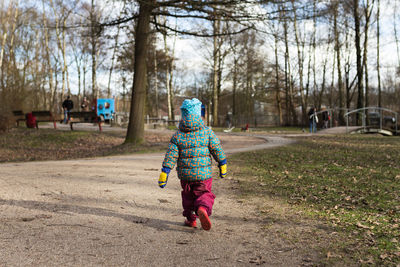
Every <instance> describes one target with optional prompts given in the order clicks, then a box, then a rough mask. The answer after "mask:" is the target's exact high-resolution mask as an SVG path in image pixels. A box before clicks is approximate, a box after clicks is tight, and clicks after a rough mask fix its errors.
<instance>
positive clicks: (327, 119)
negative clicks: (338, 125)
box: [322, 109, 331, 129]
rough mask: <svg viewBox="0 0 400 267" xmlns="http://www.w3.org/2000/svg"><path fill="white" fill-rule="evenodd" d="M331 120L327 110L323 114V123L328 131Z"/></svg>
mask: <svg viewBox="0 0 400 267" xmlns="http://www.w3.org/2000/svg"><path fill="white" fill-rule="evenodd" d="M330 119H331V116H329V113H328V111H327V110H326V109H324V111H323V112H322V121H323V123H324V124H323V126H322V128H324V129H328V124H329V121H330Z"/></svg>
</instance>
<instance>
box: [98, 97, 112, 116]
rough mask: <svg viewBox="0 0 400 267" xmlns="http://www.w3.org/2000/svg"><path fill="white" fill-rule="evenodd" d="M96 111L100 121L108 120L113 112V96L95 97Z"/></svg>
mask: <svg viewBox="0 0 400 267" xmlns="http://www.w3.org/2000/svg"><path fill="white" fill-rule="evenodd" d="M95 107H96V110H95V111H96V113H97V116H98V117H100V118H101V120H102V121H110V120H112V119H113V116H114V113H115V101H114V99H113V98H98V99H96V106H95Z"/></svg>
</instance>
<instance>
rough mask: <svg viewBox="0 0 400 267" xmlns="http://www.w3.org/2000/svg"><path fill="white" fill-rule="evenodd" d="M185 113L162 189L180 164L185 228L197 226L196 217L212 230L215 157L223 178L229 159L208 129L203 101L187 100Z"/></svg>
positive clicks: (161, 181)
mask: <svg viewBox="0 0 400 267" xmlns="http://www.w3.org/2000/svg"><path fill="white" fill-rule="evenodd" d="M181 111H182V120H181V121H180V123H179V129H178V131H177V132H176V133H175V134H174V135H173V136H172V138H171V141H170V143H169V146H168V150H167V153H166V154H165V158H164V162H163V163H162V169H161V174H160V177H159V180H158V185H159V186H160V187H161V188H164V187H165V186H166V185H167V181H168V175H169V173H170V171H171V170H172V169H173V168H174V167H175V165H177V166H178V167H177V168H176V170H177V171H178V178H179V179H180V180H181V187H182V192H181V196H182V206H183V216H184V217H186V220H185V225H186V226H189V227H196V224H197V223H196V218H199V219H200V223H201V226H202V228H203V229H204V230H206V231H208V230H210V228H211V221H210V218H209V216H210V215H211V211H212V207H213V205H214V199H215V195H214V194H213V192H212V191H211V186H212V170H211V163H212V160H211V158H212V157H213V158H214V159H215V161H217V162H218V166H219V170H220V177H221V178H224V177H225V176H226V172H227V170H226V156H225V153H224V151H223V150H222V147H221V144H220V142H219V140H218V138H217V136H216V135H215V133H214V132H213V131H212V130H211V129H210V128H208V127H206V126H204V122H203V120H202V118H201V102H200V101H199V100H198V99H196V98H193V99H191V100H190V99H186V100H185V101H183V104H182V106H181Z"/></svg>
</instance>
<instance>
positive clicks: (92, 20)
mask: <svg viewBox="0 0 400 267" xmlns="http://www.w3.org/2000/svg"><path fill="white" fill-rule="evenodd" d="M94 12H95V9H94V0H92V2H91V9H90V23H91V29H90V30H91V31H90V35H91V45H92V51H91V55H92V95H93V98H94V99H97V98H98V97H99V92H98V89H97V77H96V73H97V71H96V70H97V59H96V50H97V39H96V32H95V31H96V26H95V23H96V22H95V17H94V16H95V14H94Z"/></svg>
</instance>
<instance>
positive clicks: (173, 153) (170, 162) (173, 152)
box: [158, 135, 179, 188]
mask: <svg viewBox="0 0 400 267" xmlns="http://www.w3.org/2000/svg"><path fill="white" fill-rule="evenodd" d="M178 156H179V149H178V146H177V145H176V138H175V135H174V136H172V138H171V141H170V142H169V146H168V150H167V153H165V158H164V162H163V164H162V169H161V174H160V177H159V179H158V186H159V187H161V188H164V187H165V186H166V185H167V181H168V175H169V173H170V171H171V169H173V168H174V166H175V164H176V161H177V160H178Z"/></svg>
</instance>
